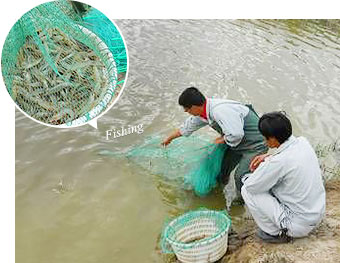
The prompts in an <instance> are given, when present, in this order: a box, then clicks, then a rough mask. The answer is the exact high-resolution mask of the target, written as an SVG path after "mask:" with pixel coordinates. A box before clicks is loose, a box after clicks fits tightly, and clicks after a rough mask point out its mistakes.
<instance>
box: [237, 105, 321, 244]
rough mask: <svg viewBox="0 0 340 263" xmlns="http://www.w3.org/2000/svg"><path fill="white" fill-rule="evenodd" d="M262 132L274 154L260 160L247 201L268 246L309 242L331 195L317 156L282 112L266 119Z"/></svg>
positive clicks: (245, 191)
mask: <svg viewBox="0 0 340 263" xmlns="http://www.w3.org/2000/svg"><path fill="white" fill-rule="evenodd" d="M259 130H260V132H261V134H262V135H263V136H264V137H265V138H266V141H267V145H268V146H269V147H270V148H277V150H276V151H275V152H274V153H273V154H272V155H269V154H264V155H260V156H257V157H255V158H254V159H253V160H252V162H251V164H250V170H251V171H252V172H253V173H251V174H248V175H246V176H244V177H243V178H242V180H243V182H244V185H243V186H242V190H241V193H242V196H243V199H244V201H245V203H246V205H247V207H248V209H249V212H250V213H251V214H252V216H253V218H254V220H255V222H256V224H257V225H258V227H259V231H258V232H257V235H258V237H260V238H261V239H262V240H263V241H265V242H270V243H282V242H288V241H289V240H291V239H292V237H304V236H307V235H308V234H309V233H310V232H311V231H312V230H313V229H314V228H315V227H316V226H317V225H318V224H319V223H320V221H321V219H322V217H323V215H324V213H325V203H326V194H325V189H324V185H323V181H322V177H321V171H320V167H319V163H318V159H317V156H316V154H315V151H314V150H313V148H312V146H311V145H310V144H309V142H308V141H307V139H306V138H304V137H298V138H296V137H294V136H293V135H292V126H291V123H290V121H289V119H288V118H287V117H286V116H285V114H283V113H281V112H272V113H267V114H264V115H263V116H262V117H261V118H260V120H259Z"/></svg>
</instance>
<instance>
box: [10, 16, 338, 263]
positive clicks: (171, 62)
mask: <svg viewBox="0 0 340 263" xmlns="http://www.w3.org/2000/svg"><path fill="white" fill-rule="evenodd" d="M115 22H116V23H117V25H118V26H119V28H120V29H121V31H122V34H123V35H124V37H125V40H126V43H127V47H128V52H129V59H130V61H129V63H130V68H129V75H128V79H127V83H126V88H125V90H124V91H123V94H122V96H121V98H120V100H119V101H118V102H117V103H116V104H115V106H114V107H113V108H112V109H111V110H110V111H109V112H108V113H107V114H106V115H105V116H104V117H102V118H101V119H100V120H99V122H98V130H95V129H94V128H92V127H90V126H88V125H86V126H83V127H79V128H74V129H70V130H69V129H67V130H65V129H53V128H49V127H45V126H42V125H39V124H36V123H34V122H33V121H31V120H30V119H28V118H26V117H25V116H23V115H22V114H21V113H20V112H16V134H15V138H16V261H17V262H18V263H19V262H25V263H45V262H49V263H57V262H58V263H60V262H72V263H74V262H81V263H85V262H101V263H106V262H120V263H131V262H139V263H144V262H145V263H146V262H148V263H149V262H162V261H163V259H162V255H161V253H160V251H159V235H160V233H161V231H162V227H163V224H164V222H165V220H166V219H167V218H169V217H170V216H173V215H178V214H181V213H183V212H184V211H187V210H190V209H195V208H197V207H200V206H205V207H208V208H212V209H223V208H224V198H223V196H222V193H221V192H220V191H219V190H216V191H215V192H214V193H213V194H211V195H209V196H208V197H205V198H199V197H196V196H194V195H193V194H192V193H191V192H188V191H182V190H179V189H178V188H176V185H174V184H173V183H171V182H169V180H165V179H164V178H163V177H162V175H161V174H152V173H148V172H147V171H146V170H143V169H142V168H141V167H139V166H138V165H136V164H134V163H133V162H130V161H129V160H127V159H126V158H123V157H118V156H115V155H104V154H100V153H101V152H103V151H109V152H113V153H117V155H119V153H122V155H123V152H125V151H127V150H129V149H132V148H133V147H135V146H137V145H139V144H141V143H142V142H143V141H144V140H145V138H146V137H148V136H152V135H153V134H163V135H164V136H166V134H167V133H169V132H171V131H172V130H173V129H174V128H176V127H177V126H178V125H180V123H181V122H182V121H183V120H184V119H185V118H186V117H187V115H186V113H184V112H183V110H182V109H181V108H180V107H179V106H178V105H177V98H178V95H179V94H180V93H181V91H183V90H184V89H185V88H186V87H188V86H191V85H194V86H196V87H198V88H199V89H200V90H201V91H202V92H203V93H205V94H206V95H207V96H208V97H220V98H229V99H234V100H239V101H242V102H251V103H252V104H253V105H254V107H255V109H256V110H257V111H258V112H260V113H263V112H269V111H273V110H285V111H286V112H287V113H288V115H289V116H290V118H291V121H292V124H293V131H294V133H295V134H296V135H304V136H306V137H307V138H308V139H309V140H310V141H311V142H312V144H314V145H316V144H318V143H322V144H328V143H331V142H333V141H334V140H336V139H338V138H339V131H340V122H339V119H340V77H339V76H340V38H339V37H340V23H339V22H338V21H325V20H324V21H322V20H321V21H320V20H318V21H316V20H315V21H306V20H304V21H301V20H285V21H273V20H264V21H260V20H253V21H251V20H250V21H244V20H118V21H115ZM139 124H143V128H144V131H143V133H141V134H137V133H133V134H130V135H128V136H124V137H119V138H115V139H112V138H110V139H109V140H106V130H109V129H120V128H121V127H128V126H129V125H131V126H132V125H139ZM201 132H202V133H208V134H209V136H210V135H211V136H212V138H213V137H214V135H215V134H213V133H211V131H209V128H204V129H203V131H201ZM242 212H243V210H242V209H240V208H237V207H235V208H234V209H233V210H232V211H231V216H232V219H233V223H234V224H235V225H236V227H237V222H238V220H239V217H240V215H241V214H242Z"/></svg>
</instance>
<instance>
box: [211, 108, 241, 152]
mask: <svg viewBox="0 0 340 263" xmlns="http://www.w3.org/2000/svg"><path fill="white" fill-rule="evenodd" d="M214 118H215V121H216V122H217V123H218V125H219V126H220V127H221V129H222V132H223V134H224V136H223V138H224V141H225V143H226V144H228V145H229V146H231V147H236V146H237V145H239V144H240V142H241V141H242V138H243V136H244V130H243V126H244V120H243V118H242V117H241V116H240V114H239V113H238V112H236V111H233V110H230V109H225V108H222V107H219V109H216V110H215V112H214Z"/></svg>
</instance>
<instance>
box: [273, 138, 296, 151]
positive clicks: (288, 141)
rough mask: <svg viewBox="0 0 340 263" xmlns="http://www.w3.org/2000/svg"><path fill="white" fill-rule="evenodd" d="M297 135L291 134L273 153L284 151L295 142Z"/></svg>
mask: <svg viewBox="0 0 340 263" xmlns="http://www.w3.org/2000/svg"><path fill="white" fill-rule="evenodd" d="M295 141H296V137H295V136H294V135H291V136H290V137H289V138H288V139H287V140H286V141H285V142H284V143H282V144H281V145H280V146H279V148H277V150H276V151H275V153H274V154H273V155H276V154H279V153H280V152H282V151H284V150H285V149H287V148H288V147H289V146H290V145H292V144H293V143H295Z"/></svg>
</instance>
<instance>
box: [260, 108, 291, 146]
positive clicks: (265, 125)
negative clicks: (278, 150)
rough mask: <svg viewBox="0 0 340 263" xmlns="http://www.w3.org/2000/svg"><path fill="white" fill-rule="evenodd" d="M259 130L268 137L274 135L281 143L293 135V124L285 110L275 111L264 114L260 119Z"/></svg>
mask: <svg viewBox="0 0 340 263" xmlns="http://www.w3.org/2000/svg"><path fill="white" fill-rule="evenodd" d="M258 127H259V131H260V132H261V134H262V135H263V136H264V137H266V138H267V139H268V138H269V137H274V138H276V139H277V140H278V142H279V143H280V144H282V143H284V142H285V141H286V140H287V139H288V138H289V137H290V136H291V135H292V124H291V123H290V120H289V119H288V118H287V116H286V114H285V112H281V111H274V112H270V113H266V114H263V116H262V117H261V118H260V120H259V124H258Z"/></svg>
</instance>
